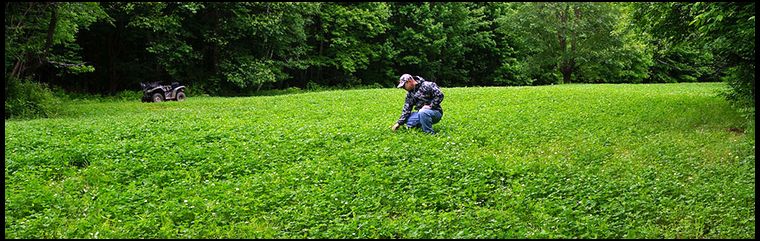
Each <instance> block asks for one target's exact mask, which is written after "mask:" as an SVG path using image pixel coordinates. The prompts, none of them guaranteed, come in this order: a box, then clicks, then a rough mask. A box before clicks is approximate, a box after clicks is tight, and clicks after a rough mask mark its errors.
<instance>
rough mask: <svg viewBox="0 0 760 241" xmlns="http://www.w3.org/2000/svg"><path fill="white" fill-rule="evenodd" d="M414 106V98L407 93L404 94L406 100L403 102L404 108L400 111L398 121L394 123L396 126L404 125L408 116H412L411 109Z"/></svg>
mask: <svg viewBox="0 0 760 241" xmlns="http://www.w3.org/2000/svg"><path fill="white" fill-rule="evenodd" d="M413 106H414V97H413V96H412V94H410V93H408V94H406V99H405V100H404V108H403V109H401V116H400V117H399V118H398V121H396V124H399V125H403V124H404V123H406V120H407V119H409V116H410V115H412V107H413Z"/></svg>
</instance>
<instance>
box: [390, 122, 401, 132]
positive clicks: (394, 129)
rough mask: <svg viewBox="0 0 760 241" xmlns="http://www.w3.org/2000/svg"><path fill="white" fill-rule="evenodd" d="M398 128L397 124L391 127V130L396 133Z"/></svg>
mask: <svg viewBox="0 0 760 241" xmlns="http://www.w3.org/2000/svg"><path fill="white" fill-rule="evenodd" d="M399 126H400V125H399V124H398V123H396V124H394V125H393V126H391V130H393V131H396V129H398V127H399Z"/></svg>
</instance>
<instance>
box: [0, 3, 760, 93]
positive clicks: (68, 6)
mask: <svg viewBox="0 0 760 241" xmlns="http://www.w3.org/2000/svg"><path fill="white" fill-rule="evenodd" d="M5 13H6V17H5V18H6V38H5V46H6V55H5V69H6V72H5V73H6V74H5V75H6V78H8V76H14V77H17V78H20V79H31V80H33V81H36V82H44V83H48V84H50V85H52V86H58V87H61V88H64V89H65V90H67V91H77V92H89V93H95V94H104V93H105V94H115V93H117V92H119V91H123V90H137V89H138V86H139V84H138V83H139V82H141V81H142V82H146V81H158V80H162V81H180V82H183V83H184V84H186V85H188V86H190V88H191V89H195V90H196V91H198V92H199V93H207V94H211V95H249V94H253V93H255V92H258V91H263V90H271V89H287V88H290V87H298V88H302V89H303V88H309V86H311V87H314V86H329V87H335V86H338V87H353V86H356V85H371V84H378V85H380V86H385V87H390V86H392V85H393V84H394V82H395V80H396V79H397V78H398V76H399V75H400V74H402V73H413V74H418V75H422V76H425V77H426V78H427V79H430V80H433V81H436V82H438V83H440V84H441V85H442V86H449V87H455V86H493V85H544V84H557V83H642V82H643V83H670V82H696V81H699V82H707V81H721V80H724V81H726V82H728V83H729V84H730V86H732V91H731V92H730V93H729V97H730V99H731V100H734V101H745V102H747V101H749V100H750V99H751V98H750V96H754V94H753V93H754V92H753V91H754V3H590V2H568V3H543V2H539V3H466V2H451V3H387V2H360V3H341V2H317V3H307V2H295V3H289V2H264V3H250V2H200V3H198V2H104V3H67V2H62V3H18V2H14V3H10V2H9V3H6V10H5ZM6 89H7V87H6Z"/></svg>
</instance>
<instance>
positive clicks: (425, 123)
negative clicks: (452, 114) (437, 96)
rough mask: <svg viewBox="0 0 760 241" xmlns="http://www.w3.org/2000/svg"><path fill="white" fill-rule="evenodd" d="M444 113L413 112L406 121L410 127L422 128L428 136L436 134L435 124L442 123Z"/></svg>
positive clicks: (428, 110) (425, 110)
mask: <svg viewBox="0 0 760 241" xmlns="http://www.w3.org/2000/svg"><path fill="white" fill-rule="evenodd" d="M442 116H443V113H441V112H440V111H437V110H431V109H424V110H421V111H419V112H412V115H411V116H409V119H408V120H406V126H408V127H422V131H424V132H425V133H428V134H435V131H433V124H435V123H438V122H439V121H441V117H442Z"/></svg>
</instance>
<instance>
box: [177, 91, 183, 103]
mask: <svg viewBox="0 0 760 241" xmlns="http://www.w3.org/2000/svg"><path fill="white" fill-rule="evenodd" d="M183 100H185V92H184V91H180V92H178V93H177V101H183Z"/></svg>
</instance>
